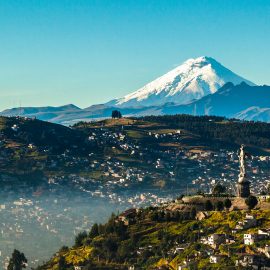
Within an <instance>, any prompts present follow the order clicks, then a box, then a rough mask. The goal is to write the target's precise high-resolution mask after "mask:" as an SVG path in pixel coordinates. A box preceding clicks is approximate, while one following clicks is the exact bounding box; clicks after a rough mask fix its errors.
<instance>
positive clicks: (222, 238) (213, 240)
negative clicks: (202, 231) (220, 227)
mask: <svg viewBox="0 0 270 270" xmlns="http://www.w3.org/2000/svg"><path fill="white" fill-rule="evenodd" d="M207 242H208V245H210V246H211V247H213V248H217V247H218V246H219V245H220V244H223V243H225V242H226V235H225V234H218V233H214V234H212V235H210V236H209V237H208V239H207Z"/></svg>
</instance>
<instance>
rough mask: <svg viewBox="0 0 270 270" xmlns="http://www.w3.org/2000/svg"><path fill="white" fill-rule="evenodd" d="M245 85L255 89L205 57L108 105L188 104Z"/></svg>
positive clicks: (189, 62)
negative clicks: (227, 85) (226, 87)
mask: <svg viewBox="0 0 270 270" xmlns="http://www.w3.org/2000/svg"><path fill="white" fill-rule="evenodd" d="M242 81H244V82H246V83H247V84H249V85H254V83H252V82H250V81H248V80H246V79H244V78H242V77H240V76H238V75H237V74H235V73H233V72H232V71H230V70H229V69H227V68H226V67H224V66H223V65H221V64H220V63H219V62H217V61H216V60H215V59H213V58H211V57H206V56H202V57H199V58H196V59H189V60H187V61H185V62H184V63H183V64H182V65H180V66H178V67H176V68H175V69H173V70H171V71H169V72H168V73H166V74H165V75H163V76H161V77H159V78H157V79H156V80H154V81H152V82H150V83H148V84H146V85H145V86H144V87H142V88H140V89H139V90H137V91H135V92H133V93H131V94H128V95H126V96H124V97H123V98H119V99H116V100H113V101H111V102H109V103H107V104H108V105H114V106H118V107H143V106H156V105H163V104H165V103H171V102H172V103H175V104H186V103H189V102H191V101H192V100H194V99H200V98H202V97H203V96H205V95H208V94H213V93H215V92H216V91H217V90H218V89H219V88H220V87H221V86H223V85H224V84H225V83H227V82H232V83H234V84H239V83H241V82H242Z"/></svg>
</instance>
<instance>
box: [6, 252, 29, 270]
mask: <svg viewBox="0 0 270 270" xmlns="http://www.w3.org/2000/svg"><path fill="white" fill-rule="evenodd" d="M26 266H27V259H26V257H25V255H24V254H23V253H22V252H20V251H19V250H17V249H14V251H13V253H12V255H11V258H10V260H9V264H8V267H7V270H22V269H23V268H26Z"/></svg>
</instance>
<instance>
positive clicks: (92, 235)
mask: <svg viewBox="0 0 270 270" xmlns="http://www.w3.org/2000/svg"><path fill="white" fill-rule="evenodd" d="M98 235H99V232H98V224H97V223H95V224H94V225H93V226H92V228H91V231H90V233H89V237H90V238H95V237H96V236H98Z"/></svg>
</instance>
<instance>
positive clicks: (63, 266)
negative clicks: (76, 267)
mask: <svg viewBox="0 0 270 270" xmlns="http://www.w3.org/2000/svg"><path fill="white" fill-rule="evenodd" d="M66 267H67V263H66V260H65V257H63V256H60V258H59V261H58V270H65V269H66Z"/></svg>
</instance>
